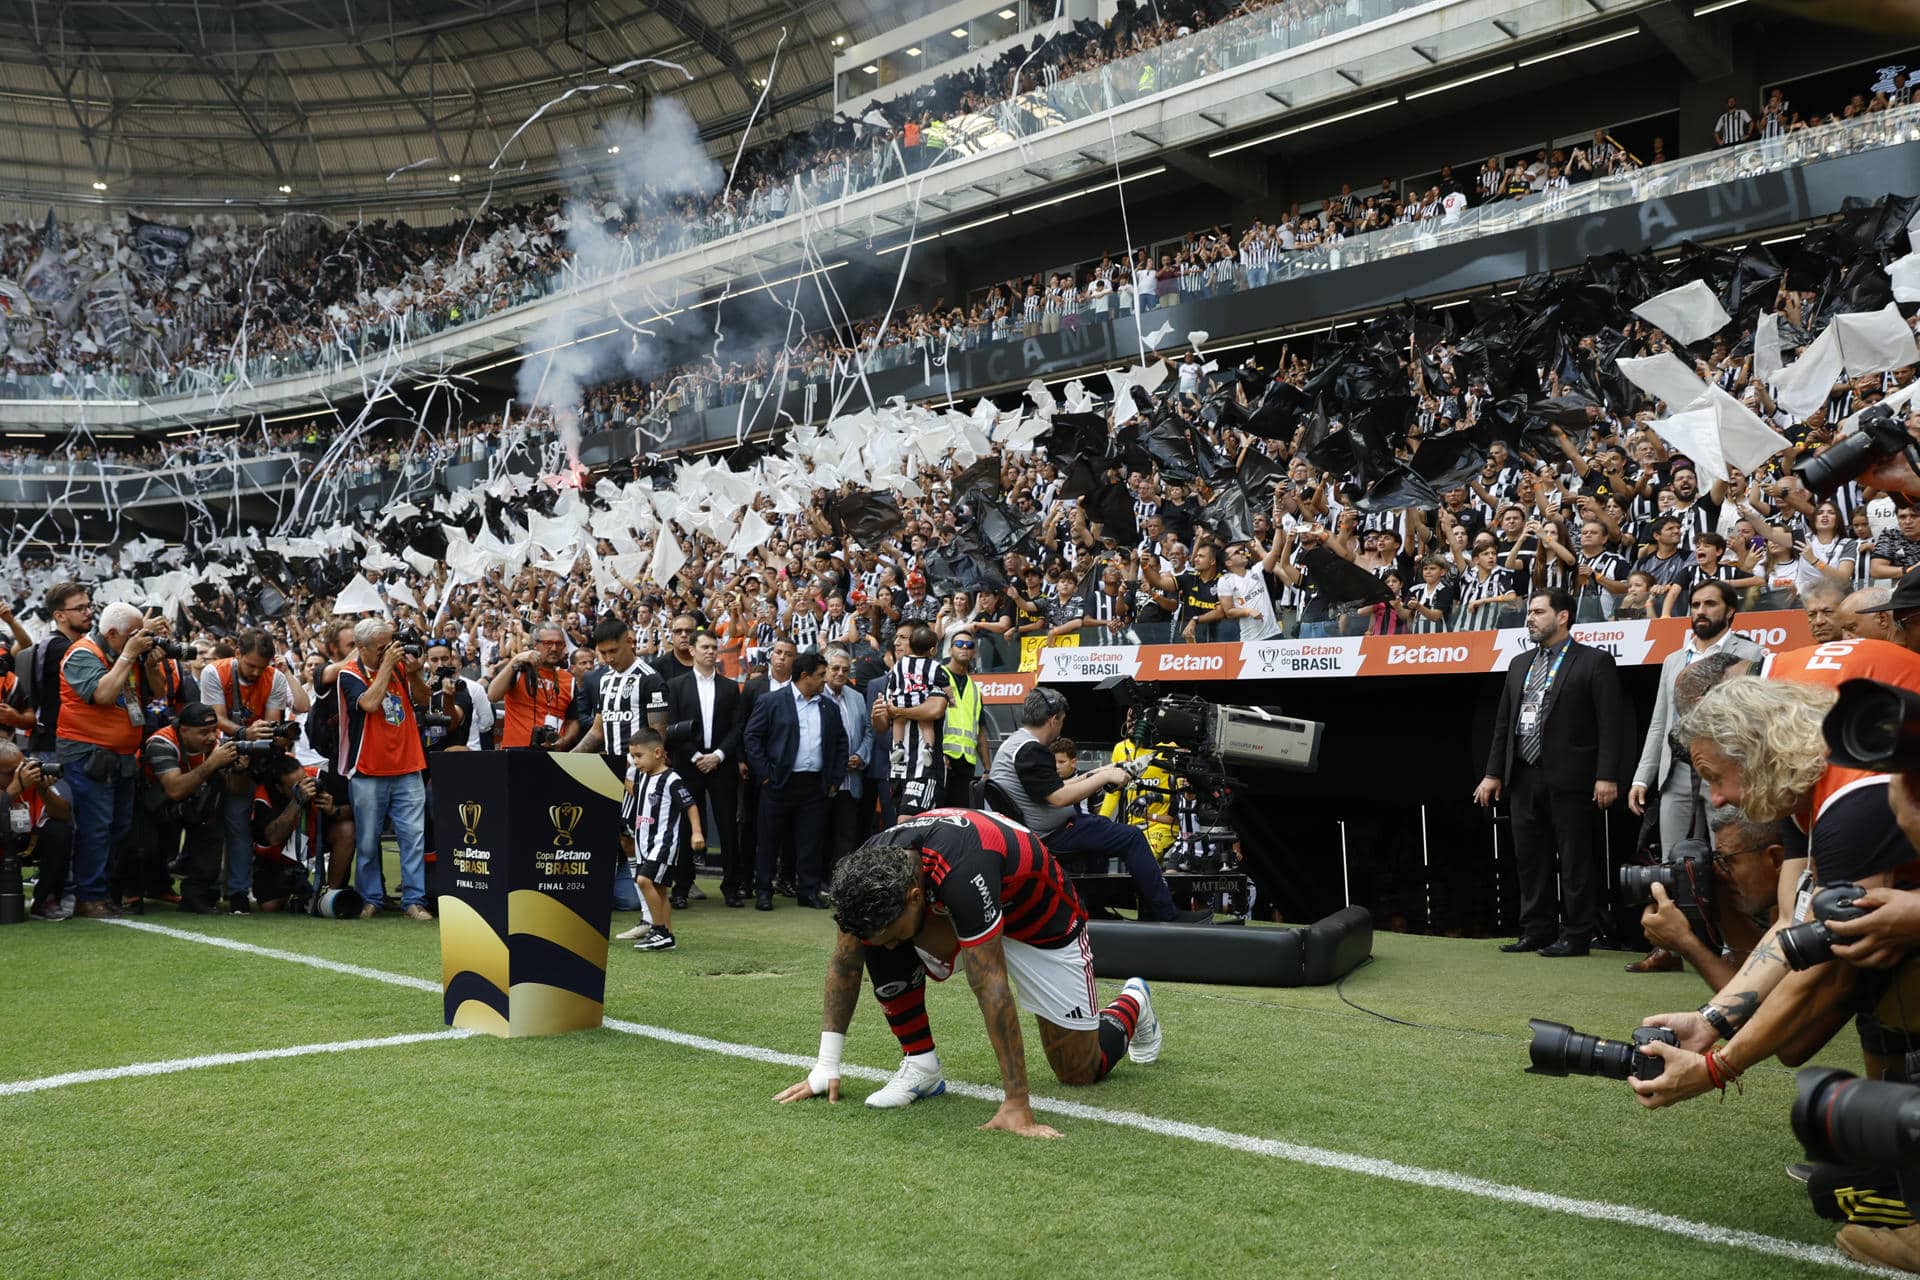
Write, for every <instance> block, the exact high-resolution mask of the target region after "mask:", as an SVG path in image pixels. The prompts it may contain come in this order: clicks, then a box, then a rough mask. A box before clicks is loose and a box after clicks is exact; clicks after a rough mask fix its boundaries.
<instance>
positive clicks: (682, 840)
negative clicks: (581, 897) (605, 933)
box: [623, 725, 707, 951]
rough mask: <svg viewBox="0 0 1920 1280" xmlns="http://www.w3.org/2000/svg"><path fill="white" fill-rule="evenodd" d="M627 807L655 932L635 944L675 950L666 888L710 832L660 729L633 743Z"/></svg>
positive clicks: (639, 732) (638, 735) (638, 732)
mask: <svg viewBox="0 0 1920 1280" xmlns="http://www.w3.org/2000/svg"><path fill="white" fill-rule="evenodd" d="M627 759H628V760H629V761H631V762H632V767H631V769H630V770H629V771H628V774H627V805H626V808H625V809H624V810H623V812H624V813H625V815H626V817H627V820H628V822H629V824H630V825H631V827H632V830H633V854H634V873H633V878H634V883H635V884H637V885H638V886H639V887H640V896H641V898H642V899H644V900H645V902H646V904H647V918H648V919H649V920H650V921H651V922H652V926H653V927H652V928H651V930H649V932H648V933H647V936H646V937H644V938H641V939H640V940H639V941H638V942H636V943H634V944H633V949H634V950H635V951H671V950H673V948H674V940H673V904H672V903H671V902H669V901H668V900H667V894H666V890H665V888H663V886H669V887H670V886H671V885H672V884H673V873H674V869H675V868H676V867H677V866H678V865H679V864H680V860H681V859H682V858H683V857H685V856H687V851H688V850H691V851H692V853H694V854H699V853H701V852H704V851H705V849H706V847H707V839H706V834H705V833H704V832H703V831H701V829H700V806H698V805H696V804H695V803H694V802H693V793H692V792H691V791H689V790H687V784H686V783H685V782H683V781H682V780H681V778H680V775H679V774H677V773H675V772H674V771H673V770H672V769H670V768H668V767H667V747H666V740H665V739H664V738H662V737H661V736H660V731H659V730H657V729H653V728H650V727H648V726H645V725H642V726H641V727H640V728H638V729H635V730H634V731H633V734H632V736H631V737H630V738H629V739H628V743H627Z"/></svg>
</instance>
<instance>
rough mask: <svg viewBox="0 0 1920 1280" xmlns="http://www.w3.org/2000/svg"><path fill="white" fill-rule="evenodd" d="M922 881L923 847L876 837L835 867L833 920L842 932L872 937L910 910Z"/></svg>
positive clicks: (861, 936)
mask: <svg viewBox="0 0 1920 1280" xmlns="http://www.w3.org/2000/svg"><path fill="white" fill-rule="evenodd" d="M919 882H920V849H919V846H917V845H900V844H893V843H890V842H888V841H887V840H886V839H885V838H884V837H880V836H876V837H875V838H874V839H872V840H869V841H867V843H865V844H863V845H861V846H860V847H859V848H858V849H855V850H854V851H853V852H852V853H849V854H848V855H847V856H846V857H844V858H842V859H840V861H839V863H838V865H836V866H835V867H834V869H833V890H832V893H833V921H834V923H835V924H837V925H839V926H840V932H842V933H850V934H852V935H853V936H854V937H856V938H871V937H873V936H874V935H875V934H877V933H879V932H880V931H881V930H882V929H885V928H886V927H887V926H888V925H890V924H892V923H893V922H894V921H895V920H896V919H898V918H899V916H900V913H901V912H902V911H905V910H906V909H907V893H908V891H909V890H911V889H912V888H913V887H914V885H916V884H918V883H919Z"/></svg>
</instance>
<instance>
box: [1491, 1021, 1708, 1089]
mask: <svg viewBox="0 0 1920 1280" xmlns="http://www.w3.org/2000/svg"><path fill="white" fill-rule="evenodd" d="M1527 1026H1528V1027H1530V1028H1532V1030H1533V1039H1532V1040H1531V1041H1530V1042H1529V1043H1528V1045H1527V1057H1528V1058H1529V1059H1530V1060H1531V1061H1532V1064H1533V1065H1532V1066H1530V1067H1528V1068H1527V1074H1528V1075H1533V1076H1605V1077H1606V1078H1607V1079H1609V1080H1625V1079H1628V1078H1629V1077H1631V1078H1633V1079H1635V1080H1658V1079H1659V1078H1660V1076H1661V1075H1662V1074H1663V1073H1664V1072H1665V1071H1666V1069H1667V1064H1666V1063H1665V1062H1663V1061H1661V1059H1660V1057H1659V1055H1657V1054H1652V1053H1647V1052H1645V1047H1646V1046H1647V1045H1650V1044H1672V1045H1677V1044H1679V1041H1678V1040H1676V1039H1674V1035H1673V1032H1671V1031H1669V1030H1667V1029H1666V1028H1665V1027H1635V1028H1634V1029H1633V1038H1632V1040H1631V1042H1628V1041H1622V1040H1607V1039H1603V1038H1602V1037H1600V1036H1588V1035H1582V1034H1580V1033H1579V1032H1578V1031H1575V1030H1574V1029H1573V1028H1572V1027H1570V1026H1568V1025H1567V1024H1566V1023H1564V1022H1548V1021H1546V1020H1545V1019H1544V1018H1528V1019H1527Z"/></svg>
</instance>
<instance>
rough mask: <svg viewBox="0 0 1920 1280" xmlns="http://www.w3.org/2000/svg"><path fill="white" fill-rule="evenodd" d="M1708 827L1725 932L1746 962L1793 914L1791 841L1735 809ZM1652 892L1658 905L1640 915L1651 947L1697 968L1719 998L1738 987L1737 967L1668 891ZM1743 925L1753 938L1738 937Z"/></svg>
mask: <svg viewBox="0 0 1920 1280" xmlns="http://www.w3.org/2000/svg"><path fill="white" fill-rule="evenodd" d="M1708 827H1709V829H1710V830H1711V831H1712V832H1713V878H1714V881H1715V884H1716V887H1717V888H1718V890H1719V893H1718V895H1717V897H1718V908H1719V911H1718V918H1719V925H1720V932H1721V934H1722V936H1724V937H1726V938H1727V945H1728V946H1729V947H1730V948H1732V952H1733V954H1734V955H1736V956H1745V955H1747V954H1751V952H1752V949H1753V944H1754V942H1755V941H1756V939H1757V938H1758V937H1759V936H1760V935H1761V934H1762V933H1763V932H1764V931H1765V930H1768V929H1771V928H1772V927H1773V923H1774V921H1775V920H1776V919H1778V918H1779V917H1780V913H1781V912H1783V911H1789V912H1790V911H1791V910H1792V909H1793V900H1792V897H1791V892H1790V891H1791V889H1792V887H1793V885H1794V883H1795V878H1794V877H1791V876H1790V877H1787V878H1786V880H1785V883H1784V884H1783V883H1782V878H1781V875H1780V867H1781V864H1782V863H1783V862H1784V861H1785V860H1786V856H1787V851H1786V841H1787V839H1788V838H1789V836H1788V834H1787V832H1785V831H1784V830H1782V828H1781V824H1780V823H1777V822H1754V821H1752V820H1751V819H1749V818H1748V817H1746V815H1744V814H1742V813H1741V812H1740V811H1739V810H1738V809H1733V808H1727V809H1715V810H1714V811H1713V812H1712V813H1711V814H1709V815H1708ZM1783 891H1786V893H1787V896H1786V900H1785V901H1782V900H1781V898H1782V894H1783ZM1649 892H1650V893H1651V894H1652V897H1653V901H1652V902H1651V903H1649V904H1648V905H1647V906H1646V907H1645V908H1644V909H1643V910H1642V911H1641V913H1640V929H1641V932H1643V933H1645V934H1646V935H1647V941H1648V942H1649V943H1651V944H1652V945H1654V946H1656V947H1665V948H1666V949H1667V950H1669V951H1671V952H1673V953H1674V954H1676V955H1678V956H1679V957H1680V958H1681V959H1683V960H1685V961H1686V962H1687V963H1688V964H1690V965H1692V966H1693V969H1694V972H1695V973H1698V974H1699V975H1700V976H1701V977H1702V978H1703V979H1705V980H1706V984H1707V986H1708V987H1709V988H1711V989H1712V990H1714V991H1716V992H1717V991H1719V990H1720V989H1721V988H1722V987H1724V986H1726V985H1727V984H1728V983H1729V982H1732V981H1733V978H1734V974H1735V972H1736V966H1735V964H1734V961H1733V960H1731V959H1729V958H1727V957H1726V956H1724V955H1722V954H1721V953H1720V951H1719V949H1718V948H1716V947H1713V946H1711V945H1709V944H1708V943H1707V942H1705V941H1704V940H1702V939H1701V937H1700V935H1699V934H1698V933H1697V932H1696V931H1695V930H1694V927H1693V923H1692V922H1691V921H1689V920H1688V919H1687V917H1686V915H1685V914H1684V913H1683V912H1682V911H1681V909H1680V907H1679V904H1677V903H1675V902H1674V900H1673V899H1672V898H1671V897H1670V896H1668V894H1667V890H1666V887H1665V886H1664V885H1661V884H1660V883H1658V882H1655V883H1654V884H1653V886H1652V887H1651V889H1650V890H1649ZM1742 922H1744V923H1745V924H1746V926H1747V931H1748V935H1749V936H1747V937H1745V938H1739V937H1735V936H1732V932H1733V930H1734V929H1735V928H1738V927H1739V925H1740V924H1741V923H1742ZM1742 943H1745V944H1746V945H1744V946H1743V945H1742Z"/></svg>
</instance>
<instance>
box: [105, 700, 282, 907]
mask: <svg viewBox="0 0 1920 1280" xmlns="http://www.w3.org/2000/svg"><path fill="white" fill-rule="evenodd" d="M219 738H220V726H219V718H218V716H217V715H216V714H215V713H214V709H213V708H212V707H211V706H209V705H208V704H207V703H204V702H189V703H188V704H187V705H186V706H185V707H183V708H182V709H181V711H180V714H179V715H178V716H177V717H175V719H174V722H173V723H172V724H170V725H168V726H167V727H166V728H164V729H161V730H159V731H157V732H155V733H154V734H153V735H152V736H150V737H149V738H148V739H147V740H146V742H144V743H142V744H141V747H140V777H139V786H138V789H137V794H136V804H137V808H138V810H139V813H140V817H141V821H139V822H136V823H135V824H134V835H133V839H132V841H131V842H130V856H133V857H136V858H140V857H152V858H159V859H164V860H171V859H172V858H173V856H174V853H175V851H176V850H177V851H178V852H179V855H180V861H179V863H178V865H179V867H180V910H182V911H185V912H189V913H192V914H195V915H217V914H218V913H219V911H220V889H221V875H220V867H221V857H222V855H223V854H224V852H225V851H226V822H225V819H224V816H223V813H222V810H223V808H224V806H225V802H226V800H227V797H229V796H236V797H238V796H245V795H247V794H249V793H250V792H251V791H252V789H253V784H252V782H251V781H250V780H249V779H248V778H247V775H246V772H245V770H244V768H243V767H241V757H240V751H239V749H238V748H237V747H236V746H235V745H234V744H233V743H232V742H221V741H219ZM259 745H260V746H261V747H263V748H268V749H271V740H267V741H263V742H261V743H260V744H259Z"/></svg>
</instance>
